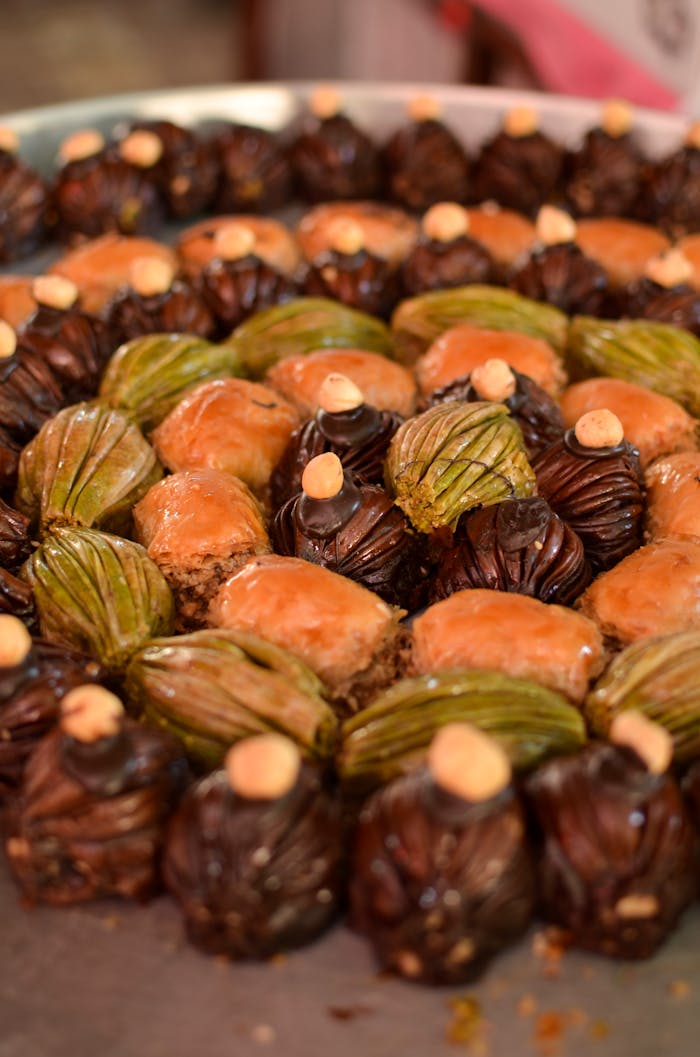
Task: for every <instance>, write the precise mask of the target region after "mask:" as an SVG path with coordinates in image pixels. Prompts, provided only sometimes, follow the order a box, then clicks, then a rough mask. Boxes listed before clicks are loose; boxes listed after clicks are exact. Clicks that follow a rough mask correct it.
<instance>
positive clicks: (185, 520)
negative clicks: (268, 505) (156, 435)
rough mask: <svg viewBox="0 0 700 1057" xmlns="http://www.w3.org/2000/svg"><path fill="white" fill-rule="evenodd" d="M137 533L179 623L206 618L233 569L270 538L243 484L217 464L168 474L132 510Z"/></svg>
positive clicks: (190, 624) (194, 623) (192, 623)
mask: <svg viewBox="0 0 700 1057" xmlns="http://www.w3.org/2000/svg"><path fill="white" fill-rule="evenodd" d="M133 515H134V524H135V529H136V538H137V539H138V541H139V543H141V544H143V546H144V547H145V548H146V551H147V553H148V556H149V558H151V559H152V561H154V562H155V563H156V565H157V566H158V568H159V569H160V571H161V572H162V573H163V575H164V577H165V579H166V580H167V581H168V583H169V584H170V587H171V588H172V590H173V593H174V596H175V606H176V610H177V619H178V623H179V625H180V626H181V627H197V626H201V625H202V624H203V623H204V620H205V617H206V612H207V609H208V607H209V601H210V599H211V598H212V597H213V595H214V594H216V591H217V590H218V588H219V587H220V586H221V584H222V583H223V582H224V581H225V580H226V579H227V578H228V577H229V576H230V575H231V573H232V572H233V571H234V570H235V569H237V568H238V567H239V566H240V565H242V564H243V563H244V562H245V561H246V560H247V559H248V558H250V557H251V556H252V555H255V554H266V553H267V552H268V551H269V550H270V549H271V548H270V541H269V539H268V537H267V532H266V531H265V526H264V524H263V517H262V510H261V509H260V506H259V504H258V503H257V502H256V500H255V499H254V498H253V496H252V495H251V493H250V492H249V490H248V489H247V488H246V486H245V485H244V484H243V483H242V482H241V481H239V480H237V479H236V478H235V477H234V476H233V475H232V474H229V473H224V472H222V471H221V470H209V469H204V470H190V471H188V472H184V473H174V474H170V475H169V476H168V477H166V478H164V480H162V481H160V482H159V484H158V485H155V486H154V487H153V488H151V489H150V490H149V491H148V492H147V493H146V495H145V496H144V497H143V499H141V501H140V502H138V503H137V504H136V506H135V507H134V510H133Z"/></svg>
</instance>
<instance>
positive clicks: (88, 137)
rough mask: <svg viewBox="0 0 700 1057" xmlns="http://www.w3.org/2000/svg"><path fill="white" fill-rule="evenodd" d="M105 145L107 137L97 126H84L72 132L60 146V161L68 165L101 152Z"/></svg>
mask: <svg viewBox="0 0 700 1057" xmlns="http://www.w3.org/2000/svg"><path fill="white" fill-rule="evenodd" d="M104 145H105V138H104V136H103V135H102V133H101V132H100V131H99V130H98V129H96V128H83V129H79V130H78V131H77V132H72V133H71V134H70V136H66V138H65V139H64V140H63V142H62V143H61V146H60V147H59V148H58V158H59V161H60V162H61V163H62V164H64V165H66V164H67V163H68V162H72V161H82V160H83V158H91V157H92V155H93V154H99V153H100V151H101V150H103V148H104Z"/></svg>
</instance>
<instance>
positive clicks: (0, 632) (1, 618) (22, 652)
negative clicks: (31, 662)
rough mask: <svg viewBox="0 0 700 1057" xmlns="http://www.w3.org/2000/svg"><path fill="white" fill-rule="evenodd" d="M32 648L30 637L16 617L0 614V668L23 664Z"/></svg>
mask: <svg viewBox="0 0 700 1057" xmlns="http://www.w3.org/2000/svg"><path fill="white" fill-rule="evenodd" d="M31 648H32V637H31V635H30V634H29V632H28V631H27V629H26V627H25V626H24V624H23V623H22V621H21V620H19V619H18V618H17V617H13V616H10V615H9V614H5V613H3V614H2V615H0V668H16V667H18V665H20V664H23V663H24V662H25V661H26V659H27V656H28V654H29V651H30V650H31Z"/></svg>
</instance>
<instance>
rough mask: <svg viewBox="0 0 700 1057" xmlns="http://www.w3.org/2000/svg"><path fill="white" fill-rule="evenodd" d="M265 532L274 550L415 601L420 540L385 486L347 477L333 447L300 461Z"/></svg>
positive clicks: (400, 601)
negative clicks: (294, 482)
mask: <svg viewBox="0 0 700 1057" xmlns="http://www.w3.org/2000/svg"><path fill="white" fill-rule="evenodd" d="M270 536H271V540H272V545H273V547H274V550H275V551H276V553H277V554H289V555H293V556H295V557H297V558H304V559H305V560H306V561H310V562H315V563H316V564H317V565H322V566H324V568H326V569H331V570H332V571H333V572H336V573H340V574H341V576H347V577H349V578H350V579H351V580H355V581H356V582H357V583H360V584H363V585H364V586H365V587H368V588H369V589H370V590H371V591H374V592H375V593H376V594H378V595H379V597H380V598H383V599H384V601H385V602H390V603H392V604H393V605H398V606H402V607H404V608H406V609H409V610H411V609H416V608H418V605H419V603H420V600H421V588H422V586H423V584H424V581H425V573H426V567H425V565H424V563H423V562H422V561H421V558H422V552H423V550H424V547H423V545H422V544H421V542H420V540H419V539H418V537H417V536H416V534H415V533H413V532H412V531H411V528H410V526H409V523H408V521H407V519H406V517H405V515H404V514H403V513H402V512H401V511H400V510H399V508H398V507H397V506H396V505H395V503H394V502H393V501H392V500H391V499H390V498H389V496H388V495H387V494H386V492H385V491H384V489H383V488H379V487H377V486H376V485H367V484H363V483H361V482H360V481H355V480H353V478H352V476H351V475H350V474H349V473H348V472H347V471H345V472H343V464H342V463H341V461H340V459H339V458H338V456H337V455H336V454H335V453H334V452H332V451H328V452H325V453H324V454H321V455H316V456H315V457H314V458H313V459H311V460H310V461H309V462H308V463H307V465H306V467H305V469H304V472H303V474H302V478H301V492H300V493H299V494H297V495H295V496H293V497H292V498H291V499H289V500H288V501H287V502H286V503H285V504H284V506H283V507H282V508H281V509H280V510H278V512H277V514H276V516H275V520H274V522H273V524H272V528H271V530H270Z"/></svg>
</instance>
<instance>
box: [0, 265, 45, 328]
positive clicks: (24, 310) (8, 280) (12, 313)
mask: <svg viewBox="0 0 700 1057" xmlns="http://www.w3.org/2000/svg"><path fill="white" fill-rule="evenodd" d="M33 283H34V276H33V275H0V319H1V320H4V322H5V323H9V325H10V326H11V327H13V328H14V329H15V330H17V329H18V328H19V327H21V325H22V323H24V321H25V320H26V319H28V318H29V317H30V316H31V314H32V312H34V311H35V310H36V301H35V300H34V296H33V294H32V285H33Z"/></svg>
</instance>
